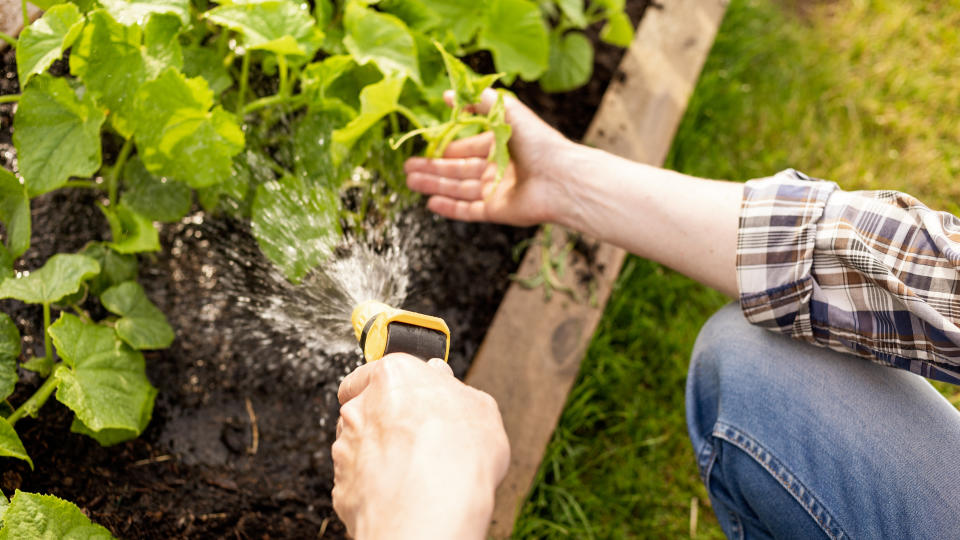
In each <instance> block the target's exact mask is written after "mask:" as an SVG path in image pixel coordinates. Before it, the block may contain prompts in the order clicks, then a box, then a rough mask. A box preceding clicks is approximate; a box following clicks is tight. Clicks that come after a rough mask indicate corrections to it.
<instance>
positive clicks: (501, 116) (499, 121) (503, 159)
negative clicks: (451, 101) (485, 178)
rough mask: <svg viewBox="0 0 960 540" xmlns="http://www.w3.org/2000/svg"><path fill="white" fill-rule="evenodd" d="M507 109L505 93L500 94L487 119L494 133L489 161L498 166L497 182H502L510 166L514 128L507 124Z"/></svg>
mask: <svg viewBox="0 0 960 540" xmlns="http://www.w3.org/2000/svg"><path fill="white" fill-rule="evenodd" d="M506 117H507V109H506V106H505V105H504V103H503V92H498V94H497V101H496V102H495V103H494V104H493V107H491V108H490V112H489V113H488V115H487V119H488V120H489V121H490V125H491V128H490V129H491V131H493V148H491V149H490V157H489V160H490V161H492V162H493V163H496V165H497V176H496V182H500V179H501V178H503V174H504V173H505V172H506V170H507V166H508V165H510V148H509V146H508V143H509V142H510V135H511V134H512V133H513V128H512V127H511V126H510V124H508V123H507V118H506Z"/></svg>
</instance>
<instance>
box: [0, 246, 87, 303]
mask: <svg viewBox="0 0 960 540" xmlns="http://www.w3.org/2000/svg"><path fill="white" fill-rule="evenodd" d="M98 273H100V265H99V264H97V261H95V260H93V259H91V258H90V257H86V256H84V255H74V254H68V253H58V254H56V255H54V256H53V257H50V258H49V259H47V262H46V263H45V264H44V265H43V266H42V267H41V268H40V269H39V270H37V271H35V272H31V273H30V274H29V275H26V276H23V277H19V278H15V279H14V278H7V279H5V280H3V283H0V298H16V299H17V300H20V301H23V302H26V303H28V304H50V303H53V302H56V301H57V300H60V299H61V298H63V297H64V296H67V295H68V294H73V293H75V292H77V291H79V290H80V285H82V284H83V282H84V280H86V279H88V278H91V277H93V276H95V275H97V274H98Z"/></svg>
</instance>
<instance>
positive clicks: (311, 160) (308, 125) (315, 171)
mask: <svg viewBox="0 0 960 540" xmlns="http://www.w3.org/2000/svg"><path fill="white" fill-rule="evenodd" d="M345 116H346V114H345V113H344V112H343V111H342V110H340V109H313V108H311V109H310V110H309V111H308V112H307V114H306V115H305V116H304V117H303V118H302V119H300V120H299V121H298V122H297V123H296V124H295V125H294V126H293V151H294V154H295V155H297V156H299V157H300V159H299V160H297V161H296V168H295V170H294V172H296V174H297V175H299V176H301V177H303V178H304V179H306V180H308V181H312V182H314V183H319V184H322V185H324V186H327V187H330V188H336V187H338V186H339V185H340V184H341V181H342V179H343V178H345V177H346V176H347V174H348V171H344V170H343V168H342V167H337V166H336V164H335V163H334V159H333V156H332V153H331V148H332V146H333V142H332V140H331V139H332V135H333V131H334V128H335V127H336V126H338V125H343V122H345V121H346V119H345Z"/></svg>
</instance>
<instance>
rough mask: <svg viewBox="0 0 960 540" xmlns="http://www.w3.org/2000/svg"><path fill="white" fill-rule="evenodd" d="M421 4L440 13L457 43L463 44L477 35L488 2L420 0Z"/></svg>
mask: <svg viewBox="0 0 960 540" xmlns="http://www.w3.org/2000/svg"><path fill="white" fill-rule="evenodd" d="M422 1H423V4H424V5H425V6H426V7H427V8H429V9H430V10H432V11H434V12H435V13H437V14H438V15H440V17H441V19H442V20H443V22H444V23H445V24H448V25H450V27H449V30H450V32H451V34H452V35H453V37H454V39H455V40H456V41H457V43H458V44H460V45H463V44H465V43H467V42H469V41H470V40H472V39H473V37H474V36H476V35H477V31H479V30H480V27H481V26H482V25H483V19H484V11H485V10H486V9H488V4H489V2H464V1H463V0H422Z"/></svg>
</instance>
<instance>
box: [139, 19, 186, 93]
mask: <svg viewBox="0 0 960 540" xmlns="http://www.w3.org/2000/svg"><path fill="white" fill-rule="evenodd" d="M180 29H181V26H180V19H178V18H177V17H175V16H173V15H165V14H159V13H158V14H154V15H151V16H150V20H149V21H148V22H147V27H146V28H145V29H144V31H143V59H144V62H146V67H147V78H149V79H155V78H156V77H157V75H159V74H160V73H161V72H163V70H165V69H167V68H168V67H171V66H173V67H175V68H177V69H182V68H183V48H182V47H181V46H180V38H179V36H180Z"/></svg>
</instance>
